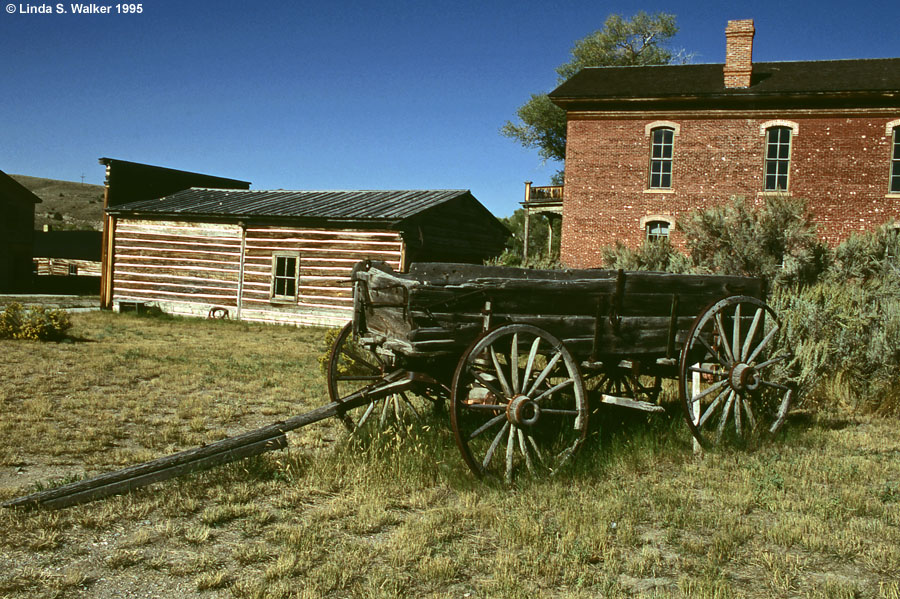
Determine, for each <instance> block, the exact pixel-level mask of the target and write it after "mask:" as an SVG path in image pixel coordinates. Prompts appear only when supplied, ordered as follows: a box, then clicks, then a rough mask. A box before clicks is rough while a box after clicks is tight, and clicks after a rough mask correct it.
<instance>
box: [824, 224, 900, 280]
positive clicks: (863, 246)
mask: <svg viewBox="0 0 900 599" xmlns="http://www.w3.org/2000/svg"><path fill="white" fill-rule="evenodd" d="M898 259H900V232H898V230H897V228H896V225H895V224H894V223H893V222H888V223H885V224H884V225H882V226H881V227H880V228H878V229H877V230H875V231H870V232H867V233H857V234H854V235H851V236H850V237H849V238H848V239H847V240H846V241H844V242H843V243H841V244H840V245H839V246H838V247H837V248H835V250H834V263H833V264H832V267H831V268H830V269H829V273H828V275H829V276H830V277H832V278H833V279H835V280H837V281H850V280H868V279H872V278H877V277H881V278H883V277H885V276H891V275H894V274H900V266H898Z"/></svg>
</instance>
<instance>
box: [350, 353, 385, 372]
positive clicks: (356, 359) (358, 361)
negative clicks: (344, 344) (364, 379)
mask: <svg viewBox="0 0 900 599" xmlns="http://www.w3.org/2000/svg"><path fill="white" fill-rule="evenodd" d="M341 355H342V356H344V357H345V358H347V359H348V360H350V361H351V362H352V363H353V366H357V365H359V366H363V367H365V368H368V369H369V370H371V371H372V372H381V368H380V367H379V366H375V365H374V364H372V363H370V362H369V361H368V360H366V359H365V358H363V357H362V356H358V355H354V354H351V353H350V352H349V351H348V350H347V349H346V348H344V349H341Z"/></svg>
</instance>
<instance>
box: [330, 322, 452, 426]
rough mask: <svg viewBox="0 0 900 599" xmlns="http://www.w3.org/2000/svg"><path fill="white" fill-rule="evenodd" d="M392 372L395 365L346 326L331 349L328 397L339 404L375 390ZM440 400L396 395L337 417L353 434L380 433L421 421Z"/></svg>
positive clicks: (349, 325) (431, 395) (414, 395)
mask: <svg viewBox="0 0 900 599" xmlns="http://www.w3.org/2000/svg"><path fill="white" fill-rule="evenodd" d="M393 370H395V368H394V365H393V364H392V363H390V361H389V360H387V359H385V358H383V357H381V356H379V355H378V354H376V353H375V352H373V351H371V350H370V349H369V348H367V347H366V346H365V345H363V344H361V343H359V342H358V341H357V340H356V339H355V338H354V336H353V323H347V325H345V326H344V328H342V329H341V331H340V333H338V336H337V338H335V340H334V344H333V345H332V347H331V355H330V356H329V360H328V395H329V397H330V398H331V401H334V402H338V403H340V402H341V400H342V399H343V398H345V397H347V396H349V395H352V394H353V393H355V392H357V391H361V390H364V389H366V388H374V387H376V386H377V385H378V384H379V383H382V382H384V377H385V375H386V374H388V373H390V372H392V371H393ZM438 400H439V396H438V395H436V394H432V393H424V392H423V393H422V395H421V396H420V395H416V394H413V393H409V392H400V393H394V394H391V395H388V396H386V397H382V398H378V399H374V400H373V401H371V402H370V403H368V404H365V405H363V406H361V407H358V408H353V409H350V410H347V411H345V412H342V413H340V414H339V415H338V417H339V418H340V419H341V420H342V421H343V423H344V426H346V427H347V430H349V431H350V432H351V433H352V432H356V431H357V430H361V429H363V428H377V429H379V430H381V429H385V428H388V427H389V426H392V425H397V424H399V425H405V424H406V423H408V422H412V421H417V420H421V419H422V418H423V416H424V415H425V412H426V410H429V409H432V408H433V405H434V404H436V403H437V402H438Z"/></svg>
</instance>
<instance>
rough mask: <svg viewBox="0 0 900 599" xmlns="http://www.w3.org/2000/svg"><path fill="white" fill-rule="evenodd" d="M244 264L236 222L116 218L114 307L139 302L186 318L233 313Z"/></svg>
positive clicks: (113, 277) (235, 308)
mask: <svg viewBox="0 0 900 599" xmlns="http://www.w3.org/2000/svg"><path fill="white" fill-rule="evenodd" d="M240 264H241V227H240V226H238V225H237V224H216V223H197V222H177V221H152V220H132V219H124V218H123V219H117V221H116V229H115V243H114V246H113V261H112V271H113V275H112V280H113V284H112V301H113V308H114V309H119V308H121V304H122V303H123V302H129V303H130V302H136V303H144V304H151V305H155V306H158V307H159V308H160V309H161V310H162V311H164V312H167V313H171V314H179V315H184V316H207V315H208V314H209V311H210V309H211V308H214V307H221V308H225V309H226V310H228V311H229V314H234V313H236V311H237V305H238V302H237V297H238V295H237V293H238V282H239V274H240Z"/></svg>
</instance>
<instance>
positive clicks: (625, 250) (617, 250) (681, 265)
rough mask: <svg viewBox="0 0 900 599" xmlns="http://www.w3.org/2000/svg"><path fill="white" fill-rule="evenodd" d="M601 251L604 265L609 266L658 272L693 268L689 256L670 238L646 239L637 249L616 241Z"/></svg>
mask: <svg viewBox="0 0 900 599" xmlns="http://www.w3.org/2000/svg"><path fill="white" fill-rule="evenodd" d="M601 251H602V253H603V265H604V266H606V267H607V268H621V269H624V270H649V271H656V272H688V271H689V270H690V269H691V263H690V261H689V260H688V258H687V256H685V255H684V254H682V253H681V252H679V251H678V250H676V249H675V248H673V247H672V245H671V244H670V243H669V242H668V240H658V241H645V242H644V244H643V245H642V246H641V247H640V248H639V249H637V250H633V249H631V248H629V247H628V246H626V245H625V244H624V243H622V242H621V241H616V245H614V246H612V247H605V248H603V249H602V250H601Z"/></svg>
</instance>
